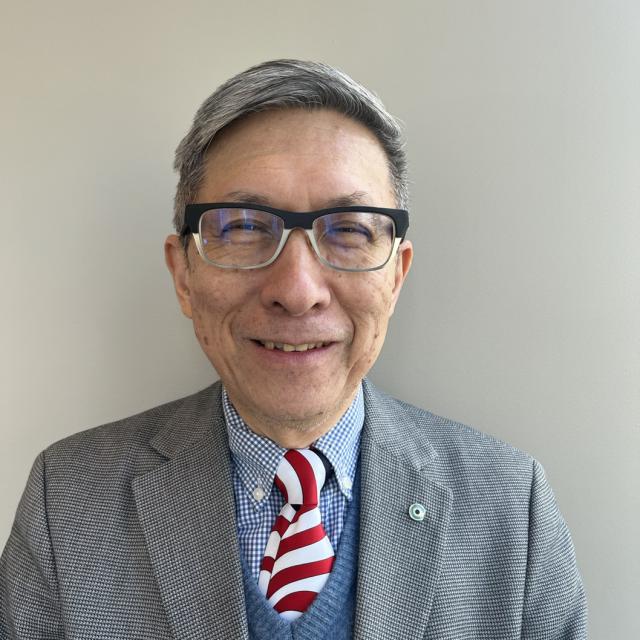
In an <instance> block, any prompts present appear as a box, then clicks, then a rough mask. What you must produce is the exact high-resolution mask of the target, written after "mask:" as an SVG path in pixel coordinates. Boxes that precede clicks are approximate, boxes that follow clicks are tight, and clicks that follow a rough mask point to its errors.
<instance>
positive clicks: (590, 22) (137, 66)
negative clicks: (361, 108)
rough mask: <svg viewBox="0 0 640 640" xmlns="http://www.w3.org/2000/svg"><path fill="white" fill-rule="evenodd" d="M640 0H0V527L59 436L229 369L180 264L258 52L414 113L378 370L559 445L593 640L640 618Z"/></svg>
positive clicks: (636, 633)
mask: <svg viewBox="0 0 640 640" xmlns="http://www.w3.org/2000/svg"><path fill="white" fill-rule="evenodd" d="M639 33H640V3H638V2H635V1H634V0H629V1H628V2H623V1H617V0H601V1H600V2H595V1H587V0H584V1H581V2H574V1H568V0H542V1H536V2H533V1H531V2H524V1H513V0H504V1H497V0H493V1H491V0H485V1H482V2H481V1H475V0H468V1H466V2H461V1H452V0H432V1H421V2H415V3H413V2H380V1H378V0H375V1H372V0H369V1H368V2H352V1H349V0H342V1H340V2H337V1H335V0H325V1H324V2H322V3H318V2H313V3H311V2H305V1H296V2H293V1H290V0H287V1H277V0H273V1H272V2H246V1H245V2H241V1H238V0H235V1H226V0H225V1H215V0H207V1H202V2H183V3H178V2H176V1H175V0H171V1H168V0H162V1H157V0H156V1H153V2H151V1H150V0H147V1H140V2H135V1H133V2H132V1H127V2H118V1H116V2H114V1H112V2H108V3H107V2H104V3H97V2H86V1H83V2H80V1H76V2H73V1H70V0H59V1H58V2H52V3H47V2H44V1H41V2H38V3H35V2H27V1H24V0H20V1H18V0H14V1H13V2H10V1H9V0H3V1H2V6H1V7H0V79H1V84H0V92H1V99H0V141H1V142H0V191H1V193H2V199H1V202H2V205H1V206H2V217H3V227H4V229H5V235H4V242H3V250H2V252H1V253H0V260H2V273H3V274H4V278H3V282H2V310H3V312H2V314H1V317H0V353H1V354H2V356H1V358H0V375H1V376H2V377H1V378H0V388H1V389H2V395H1V400H0V401H1V403H2V404H1V406H0V408H1V410H2V416H3V420H2V423H1V424H0V546H2V544H3V543H4V540H6V537H7V536H8V533H9V527H10V523H11V520H12V518H13V514H14V511H15V508H16V505H17V502H18V499H19V496H20V493H21V491H22V488H23V487H24V483H25V481H26V478H27V473H28V470H29V467H30V464H31V462H32V460H33V458H34V457H35V456H36V454H37V453H38V452H39V451H40V450H41V449H42V448H43V447H45V446H46V445H47V444H48V443H51V442H52V441H54V440H56V439H59V438H62V437H63V436H65V435H67V434H70V433H73V432H75V431H77V430H80V429H83V428H87V427H90V426H93V425H96V424H99V423H101V422H104V421H107V420H111V419H114V418H117V417H121V416H124V415H127V414H130V413H133V412H135V411H138V410H142V409H144V408H146V407H149V406H152V405H154V404H156V403H159V402H162V401H164V400H168V399H172V398H175V397H178V396H180V395H182V394H186V393H188V392H190V391H193V390H196V389H198V388H200V387H202V386H204V385H206V384H207V383H208V382H210V380H211V379H212V378H213V377H214V375H213V373H212V371H211V370H210V368H209V366H208V363H206V362H205V361H204V358H203V356H201V355H200V354H199V352H198V348H197V347H196V345H195V342H194V340H193V338H192V335H191V330H190V327H189V325H188V323H187V322H186V321H185V320H183V318H182V317H181V316H180V314H179V312H178V309H177V306H176V305H175V303H174V299H173V293H172V290H171V286H170V283H169V278H168V276H167V274H166V273H165V269H164V265H163V260H162V251H161V246H162V241H163V238H164V236H165V234H166V233H167V231H168V230H169V228H170V227H169V220H170V215H171V213H170V209H171V198H172V190H173V187H174V184H175V178H174V176H173V175H172V172H171V161H172V152H173V149H174V147H175V144H176V143H177V141H178V140H179V139H180V137H181V136H182V135H183V133H184V132H185V130H186V128H187V127H188V125H189V122H190V119H191V117H192V116H193V112H194V110H195V108H196V106H197V105H198V104H199V102H200V101H201V100H202V99H203V98H204V97H205V96H206V95H208V93H209V92H210V91H211V90H212V89H213V88H214V87H215V86H216V85H217V84H218V83H219V82H220V81H222V80H223V79H226V78H227V77H228V76H230V75H231V74H233V73H235V72H238V71H240V70H242V69H244V68H245V67H247V66H248V65H250V64H253V63H255V62H258V61H261V60H264V59H268V58H274V57H282V56H290V57H302V58H312V59H319V60H323V61H326V62H328V63H331V64H335V65H337V66H340V67H342V68H344V69H345V70H346V71H347V72H349V73H350V74H352V75H353V76H354V77H355V78H357V79H359V80H361V81H362V82H364V83H365V84H367V85H368V86H370V87H371V88H373V89H374V90H376V91H378V92H379V93H380V94H381V96H382V97H383V98H384V99H385V101H386V103H387V105H388V107H389V108H390V109H391V110H392V111H393V112H395V113H397V114H398V115H399V116H400V117H401V118H402V119H403V120H404V122H405V123H406V131H407V135H408V138H409V144H408V153H409V156H410V160H411V163H412V178H413V204H412V215H413V217H412V228H411V230H410V234H411V238H412V239H413V242H414V244H415V246H416V250H417V251H416V253H417V255H416V260H415V265H414V270H413V273H412V274H411V278H410V281H409V283H408V285H407V287H406V289H405V291H404V292H403V298H401V301H400V306H399V309H398V311H397V312H396V317H395V319H394V324H393V326H392V329H391V333H390V336H389V339H388V343H387V345H386V348H385V352H384V355H383V357H382V359H381V360H380V362H379V364H378V365H377V366H376V368H375V371H374V372H373V378H374V380H375V381H376V382H378V383H379V384H380V385H382V386H384V387H386V388H387V389H389V390H390V391H392V392H393V393H395V394H396V395H398V396H400V397H402V398H404V399H408V400H410V401H412V402H414V403H416V404H420V405H422V406H425V407H428V408H430V409H432V410H434V411H436V412H439V413H441V414H445V415H448V416H450V417H454V418H457V419H459V420H463V421H466V422H468V423H471V424H473V425H475V426H477V427H479V428H481V429H483V430H485V431H488V432H491V433H493V434H495V435H497V436H499V437H501V438H503V439H505V440H508V441H509V442H511V443H513V444H515V445H517V446H519V447H520V448H523V449H526V450H527V451H529V452H531V453H532V454H534V455H535V456H536V457H538V458H539V459H540V460H541V461H542V462H543V464H544V465H545V467H546V469H547V472H548V475H549V476H550V478H551V481H552V483H553V486H554V488H555V491H556V495H557V498H558V501H559V503H560V506H561V509H562V511H563V512H564V514H565V516H566V519H567V520H568V522H569V524H570V526H571V529H572V531H573V535H574V541H575V544H576V548H577V553H578V557H579V562H580V565H581V568H582V571H583V574H584V577H585V581H586V585H587V589H588V593H589V597H590V604H591V612H592V614H591V619H592V635H591V637H592V638H594V639H596V640H610V639H612V638H625V639H626V638H629V639H631V638H637V637H640V626H639V622H638V616H637V612H636V608H637V602H638V597H639V596H640V586H639V580H640V577H639V575H640V571H639V564H638V545H637V542H636V541H637V540H638V539H640V526H639V520H638V513H639V512H640V500H639V498H638V496H639V495H640V483H639V480H638V478H639V475H640V474H639V472H640V468H639V462H638V460H639V455H640V393H639V391H640V340H639V333H638V326H640V290H639V282H640V277H639V276H640V259H639V257H638V246H639V245H640V222H639V220H640V217H639V214H640V129H639V124H638V123H639V122H640V117H639V114H640V86H639V82H638V78H639V77H640V76H639V73H640V37H639V36H638V34H639Z"/></svg>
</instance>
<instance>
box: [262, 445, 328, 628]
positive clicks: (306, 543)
mask: <svg viewBox="0 0 640 640" xmlns="http://www.w3.org/2000/svg"><path fill="white" fill-rule="evenodd" d="M325 477H326V469H325V466H324V463H323V461H322V459H321V458H320V456H319V455H318V454H317V453H316V452H314V451H312V450H310V449H291V450H289V451H287V452H286V453H285V454H284V458H283V459H282V461H281V462H280V466H279V467H278V471H277V472H276V477H275V484H276V486H277V487H278V489H280V492H281V493H282V495H283V496H284V500H285V505H284V506H283V507H282V510H281V511H280V514H279V515H278V517H277V518H276V521H275V524H274V525H273V529H272V530H271V535H270V536H269V541H268V542H267V548H266V549H265V552H264V558H263V559H262V565H261V567H260V577H259V579H258V587H259V588H260V591H262V593H263V594H264V595H265V597H266V598H267V600H268V601H269V604H270V605H271V606H272V607H273V608H274V609H275V610H276V611H277V612H278V613H279V614H280V615H281V616H282V617H283V618H285V619H286V620H295V619H296V618H298V617H300V616H301V615H302V614H303V613H304V612H305V611H306V610H307V608H308V607H309V605H310V604H311V603H312V602H313V600H314V598H315V597H316V595H317V594H318V593H319V592H320V590H321V589H322V587H323V586H324V584H325V582H326V581H327V579H328V577H329V573H330V572H331V568H332V567H333V561H334V558H335V554H334V552H333V547H332V546H331V542H329V538H328V537H327V534H326V532H325V530H324V527H323V526H322V522H321V521H320V509H318V500H319V497H320V490H321V489H322V485H323V484H324V481H325Z"/></svg>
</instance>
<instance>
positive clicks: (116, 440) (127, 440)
mask: <svg viewBox="0 0 640 640" xmlns="http://www.w3.org/2000/svg"><path fill="white" fill-rule="evenodd" d="M217 386H219V383H216V384H214V385H211V386H209V387H207V388H205V389H203V390H201V391H198V392H197V393H194V394H191V395H189V396H186V397H183V398H179V399H177V400H172V401H170V402H166V403H164V404H161V405H158V406H156V407H152V408H151V409H147V410H145V411H142V412H140V413H137V414H135V415H132V416H128V417H126V418H121V419H118V420H114V421H113V422H109V423H106V424H102V425H99V426H97V427H93V428H91V429H86V430H84V431H80V432H78V433H75V434H73V435H70V436H67V437H66V438H63V439H61V440H58V441H57V442H54V443H53V444H51V445H50V446H49V447H47V448H46V449H45V450H44V451H43V453H42V456H43V459H44V460H45V461H46V463H47V467H48V468H51V467H52V466H64V465H66V464H70V463H73V464H87V463H88V461H92V462H99V463H100V467H101V468H102V469H104V468H105V466H108V465H109V463H110V462H111V463H117V461H122V460H123V459H127V460H129V461H132V459H134V458H135V457H140V456H142V457H152V458H158V457H159V456H158V454H157V453H156V452H155V451H154V449H155V448H154V447H153V446H152V441H153V440H154V438H156V437H157V436H158V435H159V434H161V433H162V432H164V431H166V430H168V429H170V428H171V426H172V424H173V423H175V422H178V423H179V424H181V425H187V426H188V423H189V419H190V418H191V419H193V420H194V422H195V417H198V416H201V415H202V414H203V412H205V411H208V412H209V413H210V412H211V408H210V405H211V402H212V397H213V396H214V395H215V391H216V387H217ZM185 430H186V429H185Z"/></svg>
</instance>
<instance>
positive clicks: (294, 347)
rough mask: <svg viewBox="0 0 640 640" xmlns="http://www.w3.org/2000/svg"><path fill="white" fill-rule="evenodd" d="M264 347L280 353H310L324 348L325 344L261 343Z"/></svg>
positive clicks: (266, 341) (268, 341) (267, 341)
mask: <svg viewBox="0 0 640 640" xmlns="http://www.w3.org/2000/svg"><path fill="white" fill-rule="evenodd" d="M260 344H262V346H263V347H265V348H266V349H269V350H273V349H278V350H279V351H286V352H287V353H290V352H291V351H309V350H310V349H317V348H318V347H322V346H323V345H324V342H307V343H305V344H289V343H288V342H271V340H265V341H262V340H261V341H260Z"/></svg>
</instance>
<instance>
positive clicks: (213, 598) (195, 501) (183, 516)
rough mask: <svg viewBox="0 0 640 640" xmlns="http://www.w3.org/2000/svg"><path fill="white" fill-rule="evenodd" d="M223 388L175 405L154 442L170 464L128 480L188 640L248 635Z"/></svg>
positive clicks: (169, 602) (179, 633) (171, 614)
mask: <svg viewBox="0 0 640 640" xmlns="http://www.w3.org/2000/svg"><path fill="white" fill-rule="evenodd" d="M220 390H221V387H220V384H219V383H218V384H216V385H213V386H212V387H209V388H208V389H205V390H204V391H202V392H200V393H199V394H196V395H195V396H191V397H190V398H188V399H186V400H185V401H184V402H182V403H181V404H180V406H179V408H178V409H177V411H176V413H175V414H174V415H173V416H172V417H171V418H170V419H169V420H168V422H167V424H166V425H165V427H164V428H163V429H161V430H160V431H159V433H158V435H157V436H156V437H155V438H154V439H153V441H152V446H153V447H154V448H155V449H156V450H157V451H158V452H160V453H162V454H163V455H164V456H166V457H167V458H169V460H168V461H167V462H165V463H163V464H161V465H160V466H158V467H156V468H155V469H153V470H151V471H149V472H147V473H145V474H144V475H141V476H138V477H137V478H135V480H134V481H133V492H134V497H135V504H136V508H137V512H138V518H139V521H140V525H141V527H142V531H143V534H144V538H145V541H146V546H147V550H148V553H149V557H150V559H151V563H152V565H153V570H154V573H155V576H156V579H157V582H158V587H159V590H160V595H161V598H162V601H163V604H164V607H165V611H166V612H167V617H168V620H169V623H170V625H171V628H172V631H173V635H174V636H175V637H176V638H185V640H196V639H200V638H206V637H211V638H247V637H248V631H247V623H246V614H245V602H244V589H243V582H242V569H241V564H240V550H239V546H238V538H237V534H236V526H235V522H236V520H235V499H234V495H233V482H232V475H231V460H230V456H229V449H228V445H227V433H226V428H225V424H224V418H223V416H222V411H221V404H220Z"/></svg>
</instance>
